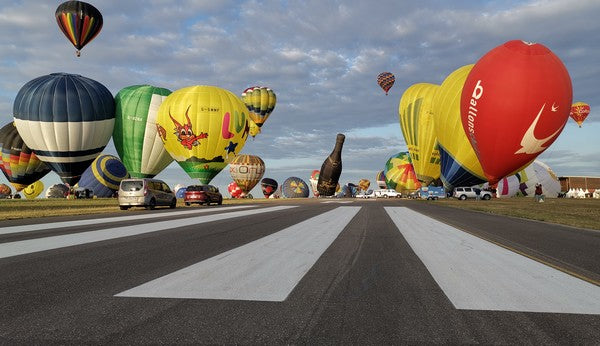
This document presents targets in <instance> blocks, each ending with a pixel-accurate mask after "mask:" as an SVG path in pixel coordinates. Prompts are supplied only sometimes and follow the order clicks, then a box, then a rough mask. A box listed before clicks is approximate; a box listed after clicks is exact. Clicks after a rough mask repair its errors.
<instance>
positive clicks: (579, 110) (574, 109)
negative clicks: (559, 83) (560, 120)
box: [569, 102, 590, 127]
mask: <svg viewBox="0 0 600 346" xmlns="http://www.w3.org/2000/svg"><path fill="white" fill-rule="evenodd" d="M589 114H590V105H588V104H587V103H585V102H575V103H573V104H572V105H571V112H570V113H569V116H571V118H572V119H573V120H575V122H576V123H577V125H579V127H581V124H583V121H584V120H585V118H587V116H588V115H589Z"/></svg>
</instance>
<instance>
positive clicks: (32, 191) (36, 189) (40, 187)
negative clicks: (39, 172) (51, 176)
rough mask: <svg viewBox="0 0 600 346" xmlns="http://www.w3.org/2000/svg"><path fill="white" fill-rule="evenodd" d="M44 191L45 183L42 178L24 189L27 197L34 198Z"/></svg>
mask: <svg viewBox="0 0 600 346" xmlns="http://www.w3.org/2000/svg"><path fill="white" fill-rule="evenodd" d="M42 192H44V183H43V182H42V181H41V180H38V181H36V182H35V183H33V184H29V185H27V187H26V188H24V189H23V195H24V196H25V198H27V199H34V198H36V197H37V196H39V195H40V194H41V193H42Z"/></svg>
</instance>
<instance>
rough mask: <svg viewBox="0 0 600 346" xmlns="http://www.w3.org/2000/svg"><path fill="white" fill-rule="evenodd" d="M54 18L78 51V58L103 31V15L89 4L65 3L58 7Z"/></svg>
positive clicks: (81, 2)
mask: <svg viewBox="0 0 600 346" xmlns="http://www.w3.org/2000/svg"><path fill="white" fill-rule="evenodd" d="M54 16H55V17H56V23H57V24H58V27H59V28H60V30H61V31H62V32H63V34H64V35H65V36H66V37H67V39H68V40H69V41H71V43H72V44H73V46H75V48H76V49H77V51H76V52H75V53H76V54H77V56H79V55H80V54H81V53H80V51H81V49H82V48H83V46H85V45H86V44H88V43H89V42H90V41H91V40H93V39H94V38H95V37H96V36H97V35H98V34H99V33H100V30H101V29H102V14H101V13H100V11H98V9H97V8H95V7H94V6H92V5H90V4H88V3H87V2H83V1H65V2H63V3H62V4H60V5H59V6H58V8H57V9H56V12H55V13H54Z"/></svg>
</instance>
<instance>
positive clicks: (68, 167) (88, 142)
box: [13, 73, 115, 186]
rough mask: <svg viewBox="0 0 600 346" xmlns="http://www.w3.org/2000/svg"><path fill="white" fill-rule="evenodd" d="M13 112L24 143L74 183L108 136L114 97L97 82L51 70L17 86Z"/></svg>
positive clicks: (99, 150) (111, 126)
mask: <svg viewBox="0 0 600 346" xmlns="http://www.w3.org/2000/svg"><path fill="white" fill-rule="evenodd" d="M13 115H14V117H15V125H16V126H17V130H18V131H19V134H20V135H21V137H22V138H23V142H25V144H26V145H27V146H28V147H29V148H30V149H31V150H33V151H34V152H35V154H36V155H37V157H38V158H39V159H40V160H42V161H44V162H45V163H46V164H47V165H48V166H49V167H50V168H51V169H52V170H53V171H54V172H56V173H57V174H58V175H59V176H60V179H61V180H62V181H63V182H65V183H67V184H69V185H71V186H73V185H75V184H76V183H77V182H78V181H79V178H80V177H81V173H83V171H85V169H86V168H87V167H88V166H89V165H90V163H91V162H92V161H94V159H95V158H96V156H98V155H99V154H100V153H101V152H102V150H104V147H105V146H106V144H107V143H108V141H109V140H110V137H111V135H112V132H113V127H114V123H115V101H114V98H113V96H112V94H111V93H110V91H109V90H108V89H107V88H106V87H105V86H104V85H102V84H100V83H98V82H96V81H95V80H92V79H89V78H86V77H83V76H80V75H74V74H67V73H53V74H50V75H47V76H42V77H38V78H36V79H34V80H32V81H29V82H27V84H25V85H24V86H23V87H22V88H21V90H19V93H18V94H17V96H16V98H15V102H14V107H13Z"/></svg>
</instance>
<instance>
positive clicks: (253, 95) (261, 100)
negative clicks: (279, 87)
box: [242, 86, 277, 137]
mask: <svg viewBox="0 0 600 346" xmlns="http://www.w3.org/2000/svg"><path fill="white" fill-rule="evenodd" d="M242 101H244V104H246V107H248V111H249V117H250V119H251V120H252V121H254V123H255V124H256V125H257V126H258V127H259V129H258V132H260V128H261V127H262V126H263V124H264V123H265V121H267V118H268V117H269V115H271V112H273V110H274V109H275V104H276V103H277V96H276V95H275V92H273V90H271V89H269V88H267V87H260V86H255V87H250V88H247V89H246V90H244V92H243V93H242ZM253 131H256V130H253ZM252 136H253V137H254V136H255V135H252Z"/></svg>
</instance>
